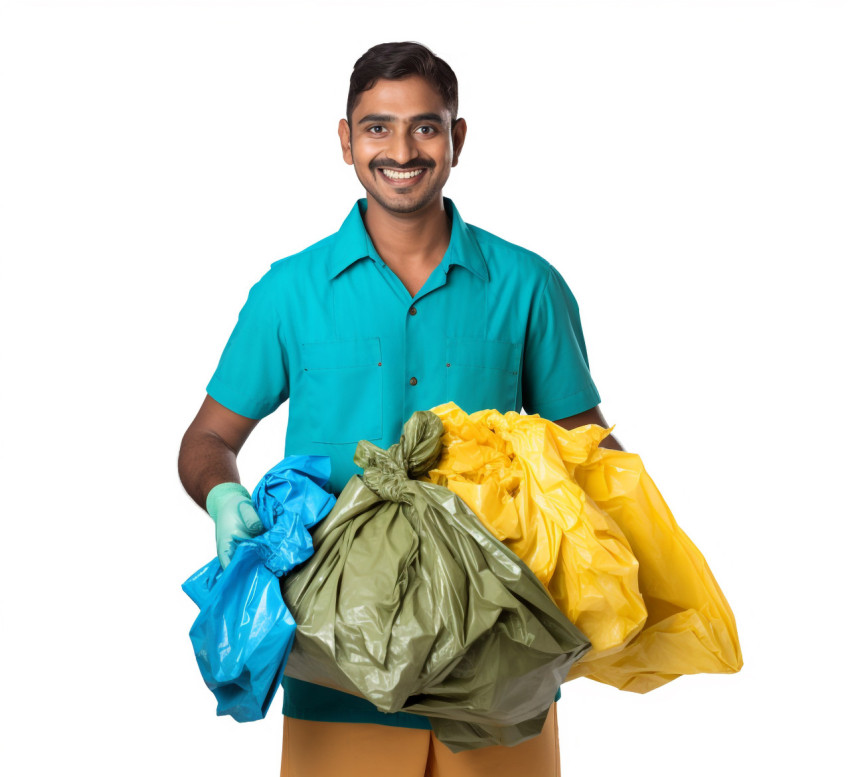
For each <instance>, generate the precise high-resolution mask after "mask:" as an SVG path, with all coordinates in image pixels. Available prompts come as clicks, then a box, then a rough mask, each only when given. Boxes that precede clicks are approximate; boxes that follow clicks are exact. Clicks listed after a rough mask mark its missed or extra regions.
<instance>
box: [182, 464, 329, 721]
mask: <svg viewBox="0 0 850 777" xmlns="http://www.w3.org/2000/svg"><path fill="white" fill-rule="evenodd" d="M330 474H331V466H330V458H329V457H327V456H287V457H286V458H285V459H284V460H283V461H281V462H280V464H278V465H277V466H276V467H273V468H272V469H271V470H269V472H268V473H266V475H265V476H264V477H263V479H262V480H261V481H260V483H259V484H258V485H257V487H256V488H255V489H254V493H253V497H252V498H253V501H254V506H255V507H256V509H257V513H258V514H259V516H260V520H262V522H263V526H264V527H265V529H266V531H265V532H264V533H263V534H261V535H259V536H257V537H253V538H252V539H246V540H242V541H241V542H238V544H237V545H236V549H235V550H234V553H233V558H232V559H231V561H230V564H228V566H227V569H224V570H222V568H221V564H219V561H218V558H215V559H213V560H212V561H211V562H210V563H209V564H207V565H206V566H204V567H202V568H201V569H199V570H198V571H197V572H195V574H194V575H192V576H191V577H190V578H189V579H188V580H187V581H186V582H185V583H183V590H184V591H185V592H186V593H187V594H188V596H189V597H190V598H191V599H192V601H193V602H195V604H197V605H198V607H199V608H200V610H201V611H200V613H199V614H198V617H197V618H196V619H195V622H194V623H193V624H192V628H191V630H190V631H189V637H190V639H191V640H192V647H193V648H194V650H195V658H196V659H197V661H198V667H199V668H200V670H201V676H202V677H203V679H204V682H205V683H206V684H207V687H208V688H209V689H210V690H211V691H212V692H213V694H214V695H215V697H216V700H217V701H218V707H217V708H216V714H218V715H230V716H231V717H233V718H234V719H235V720H237V721H239V722H240V723H244V722H247V721H251V720H260V719H261V718H263V717H265V714H266V712H268V709H269V705H270V704H271V701H272V698H274V695H275V692H276V691H277V687H278V686H279V685H280V681H281V678H282V677H283V668H284V666H285V664H286V659H287V657H288V656H289V651H290V649H291V648H292V642H293V640H294V638H295V621H294V620H293V618H292V615H291V614H290V612H289V610H288V609H287V608H286V604H284V601H283V596H282V595H281V592H280V581H279V579H278V578H280V577H281V576H282V575H284V574H286V573H287V572H289V570H291V569H292V568H293V567H296V566H297V565H298V564H301V563H303V562H304V561H306V560H307V559H308V558H309V557H310V556H312V555H313V542H312V540H311V538H310V533H309V532H308V531H307V530H308V529H309V528H310V527H311V526H314V525H315V524H316V523H318V522H319V521H320V520H321V519H322V518H324V517H325V516H326V515H327V514H328V513H329V512H330V511H331V509H332V508H333V506H334V503H335V502H336V497H335V496H334V495H333V494H331V493H328V492H327V491H325V490H324V487H325V486H326V485H327V482H328V480H329V479H330Z"/></svg>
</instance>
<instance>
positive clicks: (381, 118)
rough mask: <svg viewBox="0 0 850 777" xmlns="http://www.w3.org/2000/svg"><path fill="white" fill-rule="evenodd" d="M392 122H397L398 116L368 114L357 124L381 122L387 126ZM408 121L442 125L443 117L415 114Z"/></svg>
mask: <svg viewBox="0 0 850 777" xmlns="http://www.w3.org/2000/svg"><path fill="white" fill-rule="evenodd" d="M393 121H398V116H393V115H391V114H389V113H368V114H366V115H365V116H364V117H363V118H362V119H360V121H358V122H357V123H358V124H367V123H370V122H382V123H384V124H389V123H390V122H393ZM410 121H412V122H416V121H433V122H436V123H437V124H442V123H443V117H442V116H440V114H439V113H417V114H416V115H415V116H411V117H410Z"/></svg>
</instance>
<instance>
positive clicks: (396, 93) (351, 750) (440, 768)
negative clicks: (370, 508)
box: [179, 43, 619, 777]
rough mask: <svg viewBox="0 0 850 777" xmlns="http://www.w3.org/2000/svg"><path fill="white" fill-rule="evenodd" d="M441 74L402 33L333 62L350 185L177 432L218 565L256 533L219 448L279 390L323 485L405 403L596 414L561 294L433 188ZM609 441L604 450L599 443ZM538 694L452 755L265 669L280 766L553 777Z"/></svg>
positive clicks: (454, 148) (447, 127) (254, 307)
mask: <svg viewBox="0 0 850 777" xmlns="http://www.w3.org/2000/svg"><path fill="white" fill-rule="evenodd" d="M457 102H458V101H457V80H456V78H455V75H454V73H453V71H452V70H451V68H450V67H449V66H448V65H447V64H446V63H445V62H444V61H443V60H441V59H439V58H437V57H435V56H434V55H433V54H432V53H431V52H430V51H429V50H428V49H426V48H425V47H424V46H421V45H419V44H416V43H388V44H381V45H379V46H375V47H373V48H371V49H370V50H369V51H367V52H366V53H365V54H364V55H363V56H362V57H361V58H360V59H359V60H358V61H357V62H356V63H355V66H354V71H353V73H352V75H351V83H350V90H349V96H348V105H347V111H346V118H345V119H341V120H340V122H339V138H340V143H341V147H342V155H343V158H344V160H345V161H346V163H348V164H349V165H353V166H354V171H355V173H356V174H357V177H358V179H359V180H360V183H361V184H362V185H363V187H364V188H365V189H366V198H365V200H360V201H359V202H358V203H356V204H355V206H354V207H353V208H352V210H351V213H350V214H349V216H348V218H347V219H346V220H345V222H344V223H343V225H342V227H341V228H340V230H339V231H338V232H337V233H336V234H334V235H331V236H330V237H328V238H325V239H324V240H322V241H320V242H318V243H316V244H315V245H313V246H311V247H310V248H307V249H306V250H304V251H302V252H301V253H299V254H296V255H294V256H291V257H288V258H287V259H284V260H281V261H279V262H276V263H275V264H273V265H272V268H271V269H270V270H269V272H268V273H266V275H265V276H263V278H262V279H261V280H260V281H259V282H258V283H257V284H256V285H255V286H254V287H253V288H252V289H251V293H250V294H249V297H248V301H247V302H246V304H245V306H244V307H243V309H242V311H241V312H240V315H239V321H238V323H237V325H236V327H235V329H234V330H233V333H232V335H231V337H230V339H229V341H228V343H227V346H226V348H225V350H224V353H223V354H222V357H221V361H220V363H219V365H218V368H217V370H216V372H215V374H214V375H213V378H212V380H211V381H210V383H209V385H208V386H207V393H208V396H207V397H206V398H205V400H204V402H203V404H202V405H201V409H200V411H199V412H198V415H197V417H196V418H195V420H194V421H193V422H192V424H191V425H190V427H189V429H188V430H187V431H186V434H185V436H184V438H183V443H182V446H181V450H180V458H179V471H180V478H181V480H182V482H183V485H184V486H185V488H186V490H187V492H188V493H189V494H190V495H191V496H192V498H193V499H194V500H195V501H196V502H197V503H198V504H199V505H200V506H202V507H205V508H206V509H207V511H208V512H209V513H210V515H211V516H212V517H213V519H214V521H215V526H216V542H217V546H218V551H219V558H220V559H221V562H222V564H223V565H226V564H227V563H228V561H229V557H230V554H231V552H232V538H233V537H234V536H250V535H251V534H254V533H257V532H258V531H259V530H260V526H259V520H258V518H257V516H256V513H255V512H254V510H253V508H252V507H251V503H250V497H249V495H248V492H247V490H246V489H244V488H243V487H242V486H241V485H240V484H239V473H238V470H237V467H236V456H237V454H238V453H239V450H240V449H241V447H242V445H243V444H244V443H245V440H246V439H247V438H248V436H249V434H250V433H251V431H252V430H253V429H254V427H255V426H256V424H257V423H258V421H259V419H261V418H263V417H265V416H267V415H268V414H270V413H271V412H272V411H273V410H275V409H276V408H277V407H278V406H279V405H280V404H282V403H283V402H285V401H286V400H287V399H289V401H290V403H291V405H290V411H289V422H288V428H287V437H286V455H292V454H303V453H312V454H319V455H326V456H330V458H331V471H332V475H331V481H330V487H331V489H332V490H333V492H334V493H335V494H337V495H338V494H339V493H340V491H341V490H342V488H343V486H344V485H345V483H346V482H347V481H348V480H349V478H350V477H351V476H352V475H353V474H355V473H356V472H360V471H361V470H359V468H358V467H356V466H355V465H354V463H353V461H352V456H353V454H354V449H355V447H356V444H357V442H358V441H359V440H361V439H368V440H372V441H373V442H375V443H376V444H378V445H381V446H382V447H387V446H389V445H391V444H392V443H394V442H397V441H398V437H399V435H400V433H401V428H402V425H403V423H404V422H405V421H406V420H407V419H408V418H409V417H410V415H411V414H412V413H413V412H414V411H415V410H426V409H428V408H430V407H434V406H436V405H438V404H442V403H443V402H446V401H449V400H453V401H455V402H456V403H457V404H458V405H460V407H462V408H463V409H464V410H466V411H467V412H474V411H476V410H479V409H482V408H495V409H497V410H499V411H501V412H503V413H504V412H507V411H508V410H515V411H519V410H520V409H521V408H522V407H525V409H526V411H527V412H529V413H540V415H541V416H543V417H545V418H550V419H552V420H557V422H558V423H559V424H561V425H562V426H564V427H566V428H573V427H576V426H581V425H583V424H587V423H597V424H600V425H602V426H605V425H606V424H605V420H604V418H603V417H602V415H601V413H600V412H599V408H598V404H599V394H598V393H597V391H596V388H595V386H594V385H593V381H592V380H591V378H590V373H589V372H588V368H587V356H586V352H585V347H584V339H583V336H582V331H581V324H580V321H579V314H578V307H577V305H576V302H575V299H574V298H573V296H572V294H571V293H570V291H569V289H568V288H567V285H566V283H565V282H564V280H563V278H561V276H560V274H559V273H558V272H557V270H555V269H554V267H552V266H551V265H550V264H549V263H548V262H546V261H545V260H544V259H542V258H541V257H539V256H537V255H536V254H533V253H531V252H529V251H526V250H525V249H522V248H519V247H518V246H514V245H511V244H510V243H507V242H505V241H503V240H501V239H499V238H497V237H495V236H494V235H492V234H490V233H488V232H485V231H484V230H481V229H478V228H477V227H472V226H470V225H467V224H465V223H464V222H463V220H462V219H461V217H460V214H459V213H458V210H457V208H456V207H455V206H454V204H453V203H452V202H451V201H450V200H449V199H447V198H444V197H443V196H442V191H443V187H444V186H445V184H446V181H447V180H448V178H449V173H450V171H451V168H452V167H454V166H455V165H456V164H457V163H458V159H459V157H460V152H461V149H462V148H463V143H464V139H465V137H466V122H465V121H464V119H462V118H458V117H457ZM608 439H609V445H612V446H615V447H619V446H617V443H616V441H613V440H612V439H611V438H608ZM557 737H558V734H557V721H556V714H555V705H554V704H553V706H552V710H551V711H550V715H549V719H548V721H547V724H546V727H545V728H544V731H543V733H542V734H541V735H540V736H539V737H536V738H534V739H532V740H529V741H527V742H525V743H522V744H520V745H518V746H516V747H514V748H503V747H495V748H485V749H483V750H478V751H471V752H467V753H459V754H456V755H455V754H452V753H450V752H449V751H448V749H447V748H445V747H444V746H443V745H442V744H441V743H439V742H436V741H435V740H434V739H433V737H432V736H431V734H430V732H429V725H428V721H427V719H426V718H422V717H418V716H414V715H408V714H404V713H399V714H395V715H387V714H385V713H382V712H380V711H379V710H377V708H375V707H374V706H373V705H371V704H369V703H368V702H366V701H365V700H363V699H359V698H355V697H353V696H350V695H348V694H344V693H340V692H337V691H331V690H329V689H326V688H321V687H319V686H315V685H311V684H309V683H304V682H300V681H297V680H293V679H291V678H285V680H284V747H283V763H282V772H281V773H282V774H285V775H287V777H300V775H310V776H311V777H323V775H331V774H333V775H339V774H348V775H351V774H361V773H362V774H368V775H370V776H371V777H381V775H392V776H393V777H406V775H411V777H414V776H415V777H423V776H424V775H430V774H434V775H436V774H440V775H458V777H460V775H466V776H469V775H478V774H485V773H486V774H487V775H488V777H496V776H497V775H508V774H521V775H528V776H529V777H549V775H555V774H558V773H559V772H558V768H559V767H558V755H557V743H558V739H557Z"/></svg>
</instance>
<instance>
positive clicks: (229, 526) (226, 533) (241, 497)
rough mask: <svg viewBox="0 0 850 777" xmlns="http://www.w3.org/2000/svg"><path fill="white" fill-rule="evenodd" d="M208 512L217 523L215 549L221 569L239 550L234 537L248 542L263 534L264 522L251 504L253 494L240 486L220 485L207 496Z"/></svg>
mask: <svg viewBox="0 0 850 777" xmlns="http://www.w3.org/2000/svg"><path fill="white" fill-rule="evenodd" d="M207 512H208V513H209V514H210V517H211V518H212V519H213V521H214V522H215V545H216V550H217V551H218V560H219V562H220V563H221V568H222V569H225V568H226V567H227V565H228V564H229V563H230V559H231V557H232V556H233V551H234V550H235V549H236V543H235V542H234V541H233V540H234V537H239V538H240V539H248V538H249V537H256V536H257V535H258V534H262V533H263V522H262V521H261V520H260V516H259V515H257V511H256V510H255V509H254V505H253V503H252V502H251V494H249V493H248V490H247V489H246V488H245V486H242V485H240V484H239V483H219V484H218V485H217V486H216V487H215V488H213V489H212V490H211V491H210V492H209V494H207Z"/></svg>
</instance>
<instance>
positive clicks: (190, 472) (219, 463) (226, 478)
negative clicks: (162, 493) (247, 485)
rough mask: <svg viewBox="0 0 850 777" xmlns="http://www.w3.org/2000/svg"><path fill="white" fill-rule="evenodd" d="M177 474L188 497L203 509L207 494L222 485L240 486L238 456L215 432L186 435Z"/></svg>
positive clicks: (194, 431) (190, 431) (181, 445)
mask: <svg viewBox="0 0 850 777" xmlns="http://www.w3.org/2000/svg"><path fill="white" fill-rule="evenodd" d="M177 472H178V474H179V476H180V482H181V483H182V484H183V488H185V489H186V493H187V494H189V496H190V497H192V499H193V500H194V501H195V502H196V503H197V504H198V505H199V506H200V507H201V508H203V509H206V500H207V494H208V493H209V492H210V491H211V490H212V489H213V488H214V487H215V486H217V485H218V484H219V483H239V482H240V481H239V470H238V469H237V467H236V452H235V451H234V450H233V449H232V448H231V447H230V446H229V445H228V444H227V443H226V442H225V441H224V440H223V439H222V438H221V437H219V436H218V435H217V434H214V433H212V432H204V431H199V430H192V429H189V431H187V432H186V434H185V435H184V436H183V441H182V442H181V444H180V454H179V455H178V457H177Z"/></svg>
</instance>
